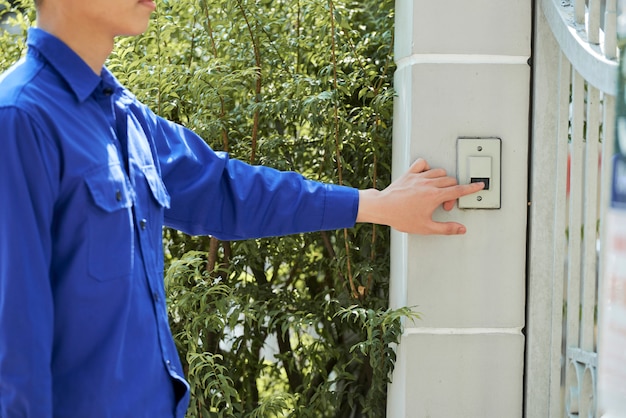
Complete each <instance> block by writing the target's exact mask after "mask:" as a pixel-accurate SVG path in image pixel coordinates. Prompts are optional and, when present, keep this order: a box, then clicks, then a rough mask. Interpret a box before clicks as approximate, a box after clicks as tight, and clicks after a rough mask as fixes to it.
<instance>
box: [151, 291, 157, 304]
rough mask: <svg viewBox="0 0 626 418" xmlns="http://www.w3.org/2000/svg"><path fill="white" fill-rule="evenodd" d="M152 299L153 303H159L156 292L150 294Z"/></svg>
mask: <svg viewBox="0 0 626 418" xmlns="http://www.w3.org/2000/svg"><path fill="white" fill-rule="evenodd" d="M152 298H153V299H154V301H155V302H158V301H159V294H158V293H157V292H154V293H153V294H152Z"/></svg>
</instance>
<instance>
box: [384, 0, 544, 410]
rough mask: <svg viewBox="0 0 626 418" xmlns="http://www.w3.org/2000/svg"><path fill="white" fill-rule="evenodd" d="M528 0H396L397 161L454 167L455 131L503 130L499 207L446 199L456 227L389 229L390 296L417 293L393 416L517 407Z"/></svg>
mask: <svg viewBox="0 0 626 418" xmlns="http://www.w3.org/2000/svg"><path fill="white" fill-rule="evenodd" d="M531 22H532V1H531V0H397V1H396V49H395V56H396V61H397V71H396V76H395V77H396V78H395V86H396V89H397V93H398V97H397V99H396V102H395V115H394V143H393V147H394V148H393V154H394V157H393V158H394V161H393V172H394V177H396V176H398V175H400V174H401V173H403V172H404V171H405V170H406V169H407V167H408V166H409V165H410V163H411V162H412V161H414V160H415V159H416V158H417V157H423V158H425V159H426V160H427V161H428V162H429V163H430V164H431V166H433V167H443V168H445V169H446V170H447V171H448V173H449V174H451V175H456V141H457V138H458V137H483V136H484V137H499V138H501V140H502V190H501V196H502V197H501V199H502V200H501V209H495V210H484V209H483V210H465V209H464V210H461V209H458V208H455V209H453V210H452V211H451V212H449V213H447V212H444V211H443V210H440V211H439V212H437V213H436V214H435V218H436V219H438V220H449V219H454V220H458V221H460V222H462V223H464V224H465V225H466V226H467V228H468V233H467V234H466V235H465V236H460V237H422V236H413V235H406V234H401V233H396V232H394V233H393V235H392V244H391V245H392V263H391V264H392V271H391V305H392V307H400V306H415V310H416V311H418V312H420V313H421V314H422V318H421V319H420V320H418V321H416V322H415V323H411V322H407V323H406V324H405V333H404V335H403V336H402V340H401V343H400V345H399V346H398V357H397V363H396V368H395V372H394V375H393V377H392V378H393V382H392V384H391V386H390V388H389V398H388V417H391V418H404V417H410V418H422V417H423V418H426V417H429V418H457V417H458V418H472V417H475V418H491V417H493V418H502V417H506V418H515V417H522V407H523V373H524V335H523V329H524V325H525V292H526V279H525V278H526V275H525V269H526V220H527V210H528V201H527V188H528V174H527V173H528V148H529V111H530V109H529V106H530V91H531V90H530V74H531V71H530V66H529V64H528V59H529V57H530V53H531V26H532V25H531Z"/></svg>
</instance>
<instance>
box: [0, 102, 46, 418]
mask: <svg viewBox="0 0 626 418" xmlns="http://www.w3.org/2000/svg"><path fill="white" fill-rule="evenodd" d="M0 127H2V130H1V132H0V149H2V161H1V162H0V333H1V335H0V416H2V417H14V416H20V417H37V418H40V417H51V416H52V403H53V402H52V378H51V367H50V364H51V355H52V341H53V318H54V312H53V302H52V292H51V285H50V277H49V275H50V263H51V257H52V248H51V247H52V244H51V242H52V240H51V234H52V229H53V225H52V219H53V212H54V201H55V193H56V188H55V182H54V180H55V175H57V174H56V173H57V172H58V164H57V161H56V157H55V152H54V150H53V147H52V146H51V145H50V144H48V143H45V142H44V141H42V140H41V138H42V135H41V134H40V131H38V129H37V128H36V126H34V123H33V122H32V121H31V120H30V119H29V117H28V116H26V115H25V114H24V113H23V112H22V111H19V110H16V109H15V108H11V107H7V108H1V107H0ZM57 177H58V175H57Z"/></svg>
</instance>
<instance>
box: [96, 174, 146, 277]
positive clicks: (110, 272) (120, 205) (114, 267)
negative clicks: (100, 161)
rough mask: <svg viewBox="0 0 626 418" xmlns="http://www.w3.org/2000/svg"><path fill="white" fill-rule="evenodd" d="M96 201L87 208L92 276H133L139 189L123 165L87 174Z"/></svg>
mask: <svg viewBox="0 0 626 418" xmlns="http://www.w3.org/2000/svg"><path fill="white" fill-rule="evenodd" d="M85 182H86V185H87V189H88V190H89V194H90V195H91V198H92V204H91V205H89V207H88V208H87V210H88V213H87V225H86V228H87V237H88V240H89V242H88V243H87V247H88V266H87V270H88V272H89V275H90V276H91V277H93V278H95V279H96V280H99V281H109V280H115V279H120V278H124V277H129V276H130V274H131V272H132V268H133V250H134V239H135V238H134V232H133V231H134V229H133V214H132V206H133V202H134V199H135V192H134V190H133V188H132V186H131V185H130V183H129V181H128V179H127V177H126V175H125V173H124V169H123V168H122V167H121V166H120V165H117V164H116V165H110V166H106V167H102V168H99V169H97V170H94V171H92V172H90V173H88V174H87V175H86V176H85Z"/></svg>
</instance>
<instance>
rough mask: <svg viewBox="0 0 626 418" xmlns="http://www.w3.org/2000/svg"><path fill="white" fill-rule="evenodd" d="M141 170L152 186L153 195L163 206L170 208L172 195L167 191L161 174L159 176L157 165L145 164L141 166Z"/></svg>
mask: <svg viewBox="0 0 626 418" xmlns="http://www.w3.org/2000/svg"><path fill="white" fill-rule="evenodd" d="M141 172H142V173H143V175H144V177H145V178H146V181H147V182H148V185H149V186H150V190H151V191H152V196H154V198H155V199H156V201H157V202H159V204H160V205H161V206H162V207H164V208H169V207H170V195H169V193H168V192H167V189H166V188H165V184H163V180H161V176H159V173H158V172H157V170H156V167H154V166H153V165H148V166H144V167H142V168H141Z"/></svg>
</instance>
